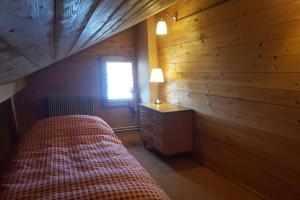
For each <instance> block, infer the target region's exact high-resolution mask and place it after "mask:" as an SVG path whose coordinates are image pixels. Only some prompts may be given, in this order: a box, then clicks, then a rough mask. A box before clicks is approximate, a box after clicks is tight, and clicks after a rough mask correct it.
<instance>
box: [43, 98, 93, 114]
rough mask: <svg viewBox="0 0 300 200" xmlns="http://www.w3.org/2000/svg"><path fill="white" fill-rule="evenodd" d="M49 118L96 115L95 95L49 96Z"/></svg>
mask: <svg viewBox="0 0 300 200" xmlns="http://www.w3.org/2000/svg"><path fill="white" fill-rule="evenodd" d="M48 113H49V117H54V116H63V115H76V114H78V115H94V111H93V95H92V94H87V95H51V96H48Z"/></svg>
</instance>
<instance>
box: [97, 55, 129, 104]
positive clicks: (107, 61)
mask: <svg viewBox="0 0 300 200" xmlns="http://www.w3.org/2000/svg"><path fill="white" fill-rule="evenodd" d="M101 60H102V62H101V63H102V66H101V67H102V72H103V75H104V77H103V81H104V82H103V86H104V87H103V88H102V89H103V104H104V106H123V105H128V102H129V100H130V99H131V98H132V92H133V90H134V78H133V77H134V76H133V61H132V59H130V58H127V57H103V58H102V59H101Z"/></svg>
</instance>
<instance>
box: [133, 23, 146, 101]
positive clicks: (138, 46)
mask: <svg viewBox="0 0 300 200" xmlns="http://www.w3.org/2000/svg"><path fill="white" fill-rule="evenodd" d="M134 32H135V36H134V38H135V52H136V53H135V54H136V64H137V66H136V69H137V73H136V74H137V88H138V101H139V102H141V103H146V102H149V101H150V85H149V83H150V79H149V77H150V76H149V57H148V31H147V21H146V20H145V21H143V22H141V23H139V24H138V25H136V26H135V31H134Z"/></svg>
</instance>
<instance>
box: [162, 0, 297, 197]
mask: <svg viewBox="0 0 300 200" xmlns="http://www.w3.org/2000/svg"><path fill="white" fill-rule="evenodd" d="M205 8H207V9H205ZM299 9H300V1H299V0H296V1H295V0H278V1H273V0H261V1H253V0H229V1H225V2H222V1H219V0H207V1H198V0H185V1H181V2H179V4H177V5H175V6H173V7H171V8H169V9H168V10H167V11H164V12H163V13H160V14H158V15H157V16H156V17H157V19H159V18H160V17H163V18H165V19H166V20H167V23H168V31H169V33H168V35H167V36H162V37H159V39H158V45H159V62H160V65H161V66H162V67H163V68H164V72H165V78H166V82H165V84H164V85H163V87H162V89H163V90H162V92H161V97H162V98H164V99H165V100H166V101H168V102H171V103H178V104H182V105H184V106H186V107H190V108H193V109H194V110H195V113H196V114H195V116H196V117H195V118H196V127H197V134H196V136H195V152H196V155H197V157H198V158H199V159H200V160H201V161H202V162H203V163H204V164H205V165H207V166H210V167H212V168H214V169H216V170H217V171H219V172H221V173H222V174H225V175H227V176H229V177H231V178H233V179H235V180H237V181H239V182H240V183H242V184H244V185H246V186H248V187H250V188H252V189H254V190H255V191H257V192H259V193H261V194H262V195H264V196H265V197H268V198H270V199H299V198H300V156H299V155H300V73H299V72H300V56H299V53H300V12H299ZM197 10H200V12H196V11H197ZM175 11H177V12H178V19H179V20H178V21H177V22H172V21H171V20H170V18H169V17H166V16H167V14H169V15H172V14H173V13H174V12H175Z"/></svg>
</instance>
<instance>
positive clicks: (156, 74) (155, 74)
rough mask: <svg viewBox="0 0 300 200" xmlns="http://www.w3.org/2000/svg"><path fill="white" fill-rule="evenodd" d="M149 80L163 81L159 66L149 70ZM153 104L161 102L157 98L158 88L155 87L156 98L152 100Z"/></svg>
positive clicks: (154, 81) (152, 81) (153, 81)
mask: <svg viewBox="0 0 300 200" xmlns="http://www.w3.org/2000/svg"><path fill="white" fill-rule="evenodd" d="M150 82H151V83H157V84H159V83H163V82H164V76H163V72H162V69H161V68H153V69H152V71H151V76H150ZM153 103H154V104H161V103H162V102H161V101H160V100H159V98H158V89H157V98H156V100H155V101H154V102H153Z"/></svg>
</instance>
